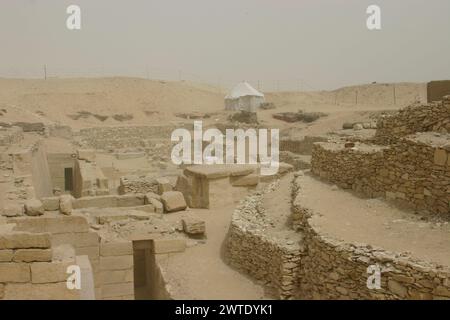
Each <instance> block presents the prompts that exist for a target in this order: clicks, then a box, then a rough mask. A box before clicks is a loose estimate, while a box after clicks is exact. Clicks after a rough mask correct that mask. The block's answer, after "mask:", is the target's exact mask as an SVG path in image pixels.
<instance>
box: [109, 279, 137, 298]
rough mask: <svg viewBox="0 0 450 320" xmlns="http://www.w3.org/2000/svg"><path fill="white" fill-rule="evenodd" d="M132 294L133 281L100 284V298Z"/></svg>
mask: <svg viewBox="0 0 450 320" xmlns="http://www.w3.org/2000/svg"><path fill="white" fill-rule="evenodd" d="M129 295H134V284H133V282H126V283H115V284H106V285H103V286H102V298H112V297H121V296H129Z"/></svg>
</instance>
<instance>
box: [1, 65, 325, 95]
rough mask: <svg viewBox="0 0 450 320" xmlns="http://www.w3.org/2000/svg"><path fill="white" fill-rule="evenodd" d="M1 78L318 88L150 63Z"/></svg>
mask: <svg viewBox="0 0 450 320" xmlns="http://www.w3.org/2000/svg"><path fill="white" fill-rule="evenodd" d="M0 77H2V78H25V79H27V78H34V79H36V78H37V79H52V78H94V77H133V78H142V79H148V80H159V81H187V82H193V83H198V84H202V85H206V86H209V87H211V88H213V89H215V90H218V91H220V92H223V93H225V92H228V91H229V90H230V89H231V88H233V86H235V85H236V84H237V83H239V82H241V81H247V82H248V83H250V84H251V85H252V86H253V87H254V88H256V89H258V90H259V91H261V92H282V91H317V90H318V89H317V88H315V87H314V86H312V85H311V84H310V83H309V82H308V81H305V79H301V78H291V79H275V80H274V79H230V78H227V77H223V76H221V75H220V74H219V75H216V76H210V75H201V74H197V73H192V72H189V71H186V70H181V69H168V68H159V67H153V66H143V67H142V66H139V67H126V68H120V67H103V66H98V67H90V68H68V67H61V66H56V65H51V64H45V65H42V66H31V67H26V68H25V67H10V68H0Z"/></svg>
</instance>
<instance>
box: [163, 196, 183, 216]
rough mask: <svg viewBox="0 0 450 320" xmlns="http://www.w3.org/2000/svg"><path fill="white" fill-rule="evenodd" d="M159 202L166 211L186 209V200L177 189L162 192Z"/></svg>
mask: <svg viewBox="0 0 450 320" xmlns="http://www.w3.org/2000/svg"><path fill="white" fill-rule="evenodd" d="M161 202H162V203H163V205H164V209H165V211H166V212H175V211H180V210H184V209H186V207H187V205H186V201H185V200H184V196H183V194H182V193H181V192H179V191H169V192H164V193H163V194H162V196H161Z"/></svg>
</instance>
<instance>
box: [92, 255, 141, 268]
mask: <svg viewBox="0 0 450 320" xmlns="http://www.w3.org/2000/svg"><path fill="white" fill-rule="evenodd" d="M130 268H133V256H132V255H126V256H109V257H103V256H100V270H124V269H130Z"/></svg>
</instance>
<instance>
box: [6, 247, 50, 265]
mask: <svg viewBox="0 0 450 320" xmlns="http://www.w3.org/2000/svg"><path fill="white" fill-rule="evenodd" d="M13 261H14V262H37V261H52V250H51V249H19V250H16V251H15V252H14V257H13Z"/></svg>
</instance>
